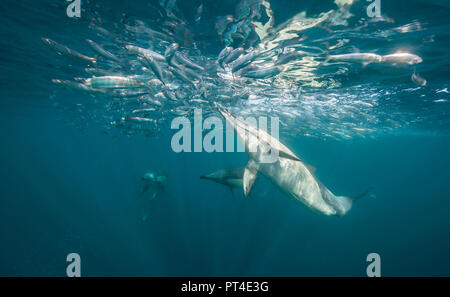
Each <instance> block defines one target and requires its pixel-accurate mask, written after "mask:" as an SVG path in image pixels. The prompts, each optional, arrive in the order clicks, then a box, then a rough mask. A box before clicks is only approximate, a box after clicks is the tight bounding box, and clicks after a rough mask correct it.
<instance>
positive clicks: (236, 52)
mask: <svg viewBox="0 0 450 297" xmlns="http://www.w3.org/2000/svg"><path fill="white" fill-rule="evenodd" d="M243 53H244V49H243V48H242V47H238V48H236V49H234V50H232V51H231V52H230V54H229V55H228V56H227V57H226V58H225V59H224V60H223V65H225V64H230V63H232V62H234V61H236V59H237V58H239V57H240V56H241V55H242V54H243Z"/></svg>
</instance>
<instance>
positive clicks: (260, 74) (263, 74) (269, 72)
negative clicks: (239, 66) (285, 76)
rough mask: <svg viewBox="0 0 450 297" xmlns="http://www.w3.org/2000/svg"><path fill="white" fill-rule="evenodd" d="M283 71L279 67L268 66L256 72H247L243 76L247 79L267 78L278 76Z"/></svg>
mask: <svg viewBox="0 0 450 297" xmlns="http://www.w3.org/2000/svg"><path fill="white" fill-rule="evenodd" d="M282 71H283V67H281V66H270V67H265V68H258V69H256V70H252V71H248V72H246V73H244V74H243V76H245V77H249V78H269V77H273V76H275V75H278V74H280V73H281V72H282Z"/></svg>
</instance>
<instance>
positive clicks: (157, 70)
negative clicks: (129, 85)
mask: <svg viewBox="0 0 450 297" xmlns="http://www.w3.org/2000/svg"><path fill="white" fill-rule="evenodd" d="M138 59H139V60H140V61H141V62H142V63H143V64H144V65H146V66H148V67H150V69H151V70H152V71H153V73H154V74H155V76H156V77H157V78H158V79H159V80H160V81H161V82H162V83H163V85H166V83H165V82H164V79H163V72H162V69H161V67H160V66H159V64H158V63H157V62H156V61H155V59H154V58H153V57H152V56H149V55H143V56H142V57H139V58H138Z"/></svg>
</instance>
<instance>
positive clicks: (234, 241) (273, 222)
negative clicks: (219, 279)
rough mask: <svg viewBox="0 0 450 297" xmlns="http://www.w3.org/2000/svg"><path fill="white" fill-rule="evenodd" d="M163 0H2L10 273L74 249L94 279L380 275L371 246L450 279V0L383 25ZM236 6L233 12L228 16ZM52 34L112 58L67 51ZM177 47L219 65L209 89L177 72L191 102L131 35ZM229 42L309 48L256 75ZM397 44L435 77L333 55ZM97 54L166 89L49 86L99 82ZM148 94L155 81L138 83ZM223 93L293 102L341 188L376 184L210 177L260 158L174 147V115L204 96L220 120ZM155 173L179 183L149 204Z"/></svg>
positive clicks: (385, 9) (405, 7)
mask: <svg viewBox="0 0 450 297" xmlns="http://www.w3.org/2000/svg"><path fill="white" fill-rule="evenodd" d="M161 2H162V3H159V1H133V2H132V3H131V2H130V3H127V4H124V3H121V2H120V1H82V2H81V8H82V9H81V18H73V19H72V18H69V17H68V16H67V15H66V6H67V5H68V4H67V3H64V1H40V2H32V1H3V2H2V4H0V7H1V9H0V11H1V13H2V17H1V18H0V22H1V29H0V30H1V31H0V32H1V38H0V42H1V47H0V48H1V51H2V55H1V56H0V57H1V58H0V59H1V60H0V67H1V70H0V75H1V80H0V81H1V84H2V95H1V100H0V107H1V108H0V115H1V116H0V131H1V139H2V145H1V146H0V164H1V166H0V178H1V182H0V197H1V199H0V201H1V205H0V238H1V244H0V275H2V276H6V275H13V276H16V275H19V276H65V273H66V266H67V264H68V263H67V262H66V256H67V255H68V254H69V253H73V252H75V253H78V254H79V255H80V257H81V259H82V275H84V276H365V275H366V267H367V263H366V257H367V255H368V254H369V253H378V254H379V255H380V257H381V269H382V275H384V276H448V275H449V274H450V273H449V272H450V268H449V267H450V255H449V254H448V250H449V249H450V240H449V236H448V234H449V231H450V217H449V214H450V200H449V197H450V185H449V183H448V181H449V180H450V174H449V172H448V167H449V166H448V165H449V164H450V156H449V154H448V150H449V147H450V137H449V132H450V131H449V128H448V127H449V123H450V121H449V120H450V117H449V111H450V105H449V100H450V96H449V91H448V90H447V88H448V87H449V86H448V78H449V76H450V73H449V66H450V65H449V53H448V48H449V46H450V36H449V33H448V32H449V29H450V28H449V24H448V19H449V16H450V5H449V4H448V3H447V1H420V0H415V1H395V3H392V1H383V0H381V4H382V6H381V12H382V18H380V19H377V20H373V19H369V18H368V16H367V14H366V6H367V4H368V3H365V1H358V2H356V3H354V4H352V5H350V6H345V5H344V6H343V5H340V6H338V5H337V4H335V3H334V2H333V1H301V3H300V2H299V1H292V0H289V1H287V0H285V1H279V0H278V1H276V0H272V1H264V2H261V6H255V4H254V3H256V4H259V3H260V1H220V3H217V1H178V2H179V3H176V1H161ZM347 2H351V1H347ZM172 3H176V4H177V5H176V6H172ZM201 3H203V13H202V14H201V15H200V20H199V21H198V22H196V21H195V20H194V19H195V17H196V11H197V8H198V6H199V5H200V4H201ZM252 3H253V4H252ZM263 4H264V5H263ZM173 7H175V8H173ZM269 8H270V9H269ZM258 14H261V17H260V18H258V17H257V15H258ZM225 15H233V21H231V22H230V23H229V24H228V25H227V26H222V27H221V25H220V24H221V21H223V20H224V18H223V16H225ZM197 16H198V15H197ZM271 17H272V18H273V20H274V21H273V24H272V23H271V21H270V19H272V18H271ZM255 27H256V28H258V30H256V29H255ZM149 29H151V30H155V31H158V32H160V33H162V34H164V36H165V37H164V38H167V39H168V41H165V40H162V39H161V38H156V37H154V35H152V33H149V32H150V31H149ZM218 31H223V33H222V34H219V33H218ZM234 31H236V32H237V33H234V34H233V32H234ZM302 36H304V38H302ZM41 38H50V39H52V40H54V41H56V42H58V43H60V44H63V45H65V46H67V47H69V48H71V49H73V50H76V51H77V52H80V53H82V54H84V55H87V56H89V57H96V58H97V63H96V65H90V64H89V63H88V62H83V61H80V60H77V59H74V58H71V57H67V56H64V55H58V53H57V52H56V51H55V50H54V49H52V48H50V47H48V46H47V45H46V44H44V43H43V42H42V40H41ZM86 39H91V40H94V41H95V42H96V43H98V44H99V45H101V46H102V47H104V48H105V49H107V50H108V51H109V52H111V53H113V54H114V55H116V56H117V57H118V58H120V60H121V62H116V61H113V60H111V59H107V58H105V57H103V56H100V55H98V54H96V53H95V52H94V51H93V49H92V48H90V47H89V45H88V44H87V43H86V42H85V40H86ZM299 39H302V40H299ZM172 42H177V43H178V44H180V49H179V51H180V52H181V53H183V54H184V55H185V56H187V57H189V58H190V59H191V60H193V61H194V62H196V63H198V64H199V65H202V66H204V67H205V71H202V72H201V73H202V75H203V79H202V82H199V83H198V84H199V86H200V87H199V89H196V88H194V87H192V86H191V85H190V84H188V83H183V82H181V81H180V80H177V79H175V78H170V79H167V81H166V83H167V88H168V90H170V92H171V93H172V95H173V96H176V98H177V100H174V101H171V100H168V99H167V98H165V97H164V95H161V91H162V86H161V84H160V83H159V82H158V81H156V80H155V78H154V76H153V74H150V73H146V72H144V71H142V69H141V68H142V64H140V63H139V61H138V60H137V57H136V55H134V54H132V53H130V52H129V51H127V50H126V49H125V45H135V46H140V47H143V48H151V49H152V50H154V51H155V52H158V53H160V54H162V55H164V51H165V49H166V47H167V46H168V45H169V44H170V43H172ZM226 45H231V46H233V47H239V46H242V47H243V48H245V50H246V51H247V52H248V51H250V50H252V49H254V48H260V49H263V53H262V54H261V56H260V57H259V58H258V59H257V60H256V63H258V65H260V66H261V67H265V66H270V65H272V64H273V63H274V61H276V58H277V55H278V54H279V52H280V51H281V50H282V49H283V48H284V47H288V48H293V49H295V50H302V51H304V52H305V55H304V56H303V57H301V58H299V59H297V60H295V61H292V62H290V63H289V64H287V65H286V68H285V69H284V70H283V72H282V73H280V74H279V75H277V76H275V77H270V78H267V79H244V78H242V77H238V76H236V77H233V76H231V75H230V73H229V69H225V70H221V69H219V68H217V64H216V60H217V55H218V53H219V52H220V51H221V50H222V48H224V47H225V46H226ZM399 50H400V51H406V52H409V53H414V54H416V55H419V56H420V57H421V58H422V59H423V62H422V63H420V64H417V65H415V67H416V72H417V74H419V75H420V76H421V77H423V78H424V79H426V80H427V84H426V86H420V85H417V84H416V83H414V82H413V81H412V80H411V75H412V73H413V72H414V66H412V65H387V64H384V63H379V64H378V63H376V64H370V65H367V66H363V65H360V64H358V63H336V62H333V61H330V62H328V63H325V60H326V57H327V56H328V55H339V54H347V53H356V52H359V53H376V54H378V55H388V54H392V53H395V52H397V51H399ZM86 67H98V68H99V69H103V70H107V71H110V72H111V73H115V74H117V73H119V74H120V75H124V76H130V75H140V76H143V77H140V79H143V80H145V81H146V82H147V81H151V83H150V84H151V86H150V88H147V87H144V88H139V89H132V90H124V91H123V90H120V91H121V92H122V91H123V92H126V94H125V93H121V94H118V91H117V90H114V91H108V92H107V93H105V94H104V93H99V92H94V93H93V92H82V91H78V90H71V89H67V88H64V87H61V85H58V84H55V83H52V79H61V80H70V81H74V82H77V81H76V80H75V78H84V79H87V78H90V77H92V74H89V73H87V72H86V71H85V68H86ZM166 67H167V66H166ZM193 80H194V79H193ZM137 91H139V92H140V91H142V92H148V93H149V94H142V95H141V96H139V97H137V96H125V95H129V93H130V92H137ZM155 101H159V102H160V103H161V105H158V103H155ZM211 102H219V103H221V104H223V105H225V106H227V107H228V108H229V109H230V110H231V111H232V112H233V113H235V114H236V115H239V116H242V117H246V116H250V115H252V116H269V117H270V116H277V117H279V118H280V121H281V125H280V139H281V140H282V142H283V143H285V144H286V145H287V146H288V147H289V148H290V149H291V150H292V151H294V152H295V153H296V154H297V155H298V156H300V158H301V159H302V160H303V161H305V163H308V164H311V165H313V166H314V167H315V168H317V172H316V176H317V178H318V179H320V180H321V181H322V182H323V183H324V184H325V185H326V186H327V187H328V188H330V189H331V190H332V191H333V192H334V193H336V194H339V195H346V196H355V195H357V194H359V193H361V192H363V191H364V190H366V189H370V190H371V195H369V196H368V197H365V198H363V199H361V200H358V201H357V202H356V203H355V205H354V207H353V209H352V210H351V211H350V212H349V213H348V214H347V215H345V216H344V217H327V216H324V215H320V214H318V213H315V212H312V211H311V210H310V209H308V208H306V207H305V206H304V205H303V204H302V203H300V202H298V201H294V200H291V199H289V198H288V197H287V196H286V195H285V194H283V193H282V192H281V191H280V190H279V189H278V188H277V187H276V186H274V185H273V184H272V183H270V181H269V180H268V179H267V178H265V177H263V176H260V177H259V178H258V179H257V181H256V183H255V185H254V188H253V190H252V193H251V196H250V197H248V198H245V197H243V194H242V190H240V189H234V190H233V193H234V195H232V194H231V193H230V190H229V189H228V188H226V187H224V186H222V185H219V184H216V183H213V182H209V181H204V180H200V179H199V177H200V176H201V175H204V174H208V173H211V172H214V171H217V170H219V169H223V168H228V167H238V166H245V164H246V163H247V156H246V154H245V153H206V152H202V153H181V154H177V153H175V152H173V150H172V148H171V139H172V136H173V134H174V132H175V131H174V130H172V129H170V124H171V121H172V120H173V119H174V118H175V117H176V116H178V115H184V116H187V117H188V118H190V119H192V111H193V108H202V109H203V111H204V113H205V116H206V115H211V114H214V115H215V116H219V114H218V113H216V112H215V111H214V110H213V109H212V108H211ZM143 108H154V109H155V110H154V111H152V112H151V114H150V115H148V116H146V118H148V119H151V120H154V121H153V122H151V123H150V122H145V123H142V122H139V123H136V122H132V121H130V120H129V118H127V117H129V116H130V115H134V113H133V111H135V110H137V109H143ZM148 171H158V172H162V173H164V174H165V175H166V176H167V178H168V181H167V184H166V185H165V186H164V191H162V192H161V193H158V195H157V197H156V199H155V200H154V201H152V202H151V203H150V204H149V205H148V204H145V203H143V197H142V194H141V191H142V187H143V181H142V180H141V178H142V176H143V175H144V174H145V173H146V172H148ZM154 191H155V190H154V189H151V190H150V194H152V193H153V192H154ZM143 211H144V212H148V213H149V218H148V219H147V220H143Z"/></svg>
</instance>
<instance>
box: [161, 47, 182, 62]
mask: <svg viewBox="0 0 450 297" xmlns="http://www.w3.org/2000/svg"><path fill="white" fill-rule="evenodd" d="M179 47H180V46H179V45H178V43H172V44H171V45H169V46H168V47H167V49H166V52H165V53H164V57H165V60H166V62H167V64H169V65H171V66H173V63H172V60H173V57H174V56H175V53H176V51H177V50H178V48H179Z"/></svg>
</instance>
